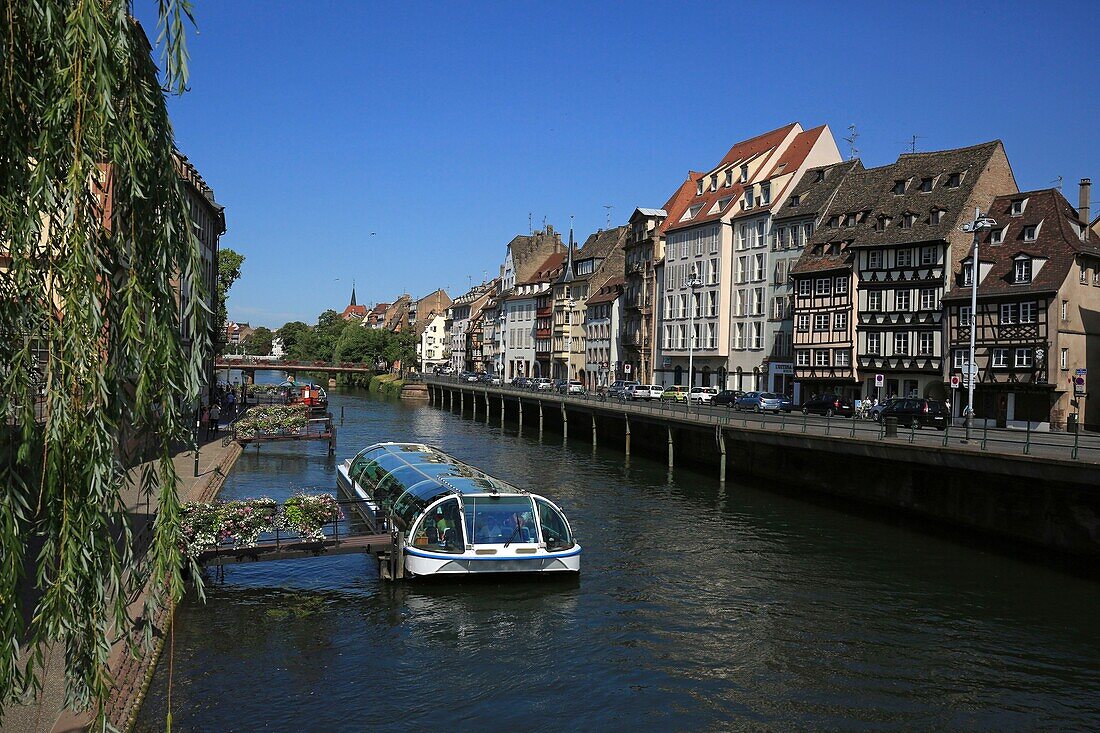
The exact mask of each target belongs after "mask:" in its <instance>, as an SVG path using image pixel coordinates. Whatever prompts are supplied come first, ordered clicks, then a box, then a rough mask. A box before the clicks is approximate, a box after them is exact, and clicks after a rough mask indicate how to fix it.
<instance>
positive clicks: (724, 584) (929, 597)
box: [138, 391, 1100, 732]
mask: <svg viewBox="0 0 1100 733" xmlns="http://www.w3.org/2000/svg"><path fill="white" fill-rule="evenodd" d="M331 400H332V406H333V411H334V414H337V415H338V414H339V409H340V407H341V406H344V407H345V422H344V425H343V426H342V428H341V431H340V433H339V442H340V446H339V450H338V458H342V457H344V456H347V455H351V454H352V453H354V452H355V451H356V450H358V448H360V447H362V446H365V445H367V444H369V443H371V442H375V441H378V440H387V439H398V440H420V441H423V442H427V443H431V444H434V445H437V446H439V447H440V448H442V449H443V450H445V451H447V452H449V453H452V454H453V455H455V456H457V457H459V458H461V459H463V460H466V461H468V462H470V463H473V464H475V465H477V466H479V467H482V468H484V469H485V470H487V471H489V472H490V473H492V474H494V475H498V476H500V478H502V479H504V480H506V481H509V482H511V483H515V484H517V485H520V486H527V487H530V488H532V489H533V490H537V491H539V492H540V493H546V494H547V495H548V496H551V497H553V498H554V499H555V500H556V501H558V502H559V503H560V504H561V505H562V506H563V508H564V510H565V512H566V514H567V515H568V516H569V518H570V520H571V522H572V523H573V527H574V530H575V531H576V533H577V535H578V538H579V540H580V542H581V543H582V544H583V545H584V547H585V555H584V563H583V572H582V575H581V578H580V580H579V582H573V583H566V584H564V585H563V584H561V583H560V582H558V583H519V584H516V583H510V582H509V583H504V582H479V583H477V584H472V585H471V584H458V583H453V582H443V583H433V584H384V583H381V582H380V581H379V580H378V578H377V573H376V570H375V567H374V564H373V562H372V561H370V560H368V559H367V558H364V557H358V556H342V557H332V558H320V559H315V560H309V561H290V562H282V563H260V564H256V565H241V566H230V567H228V568H227V570H226V581H225V584H224V585H218V586H214V587H211V588H210V590H209V601H208V603H207V604H206V605H205V606H204V605H200V604H198V603H196V602H195V601H194V599H191V598H189V599H187V601H185V602H184V603H183V604H182V606H181V607H180V610H179V615H178V618H177V629H176V645H175V672H174V679H175V683H174V689H173V698H172V699H173V701H174V708H175V709H174V715H175V719H174V727H175V729H177V730H219V731H252V730H258V729H270V730H325V731H344V730H346V731H359V730H365V729H370V730H383V731H385V730H398V729H402V730H405V729H408V728H410V727H411V728H420V727H430V728H439V727H445V728H447V729H450V730H477V731H482V730H485V731H492V730H511V729H520V730H523V731H559V732H560V731H570V730H631V731H636V730H640V731H666V730H689V729H690V730H715V729H729V730H761V729H763V730H797V729H810V728H813V729H821V728H824V729H836V730H851V729H863V728H866V729H875V730H906V731H908V730H958V729H982V730H1006V729H1020V728H1028V729H1036V728H1043V727H1047V728H1050V729H1079V730H1081V729H1097V728H1100V713H1098V712H1097V711H1098V710H1100V661H1098V660H1100V632H1098V631H1097V630H1096V625H1095V620H1094V615H1095V609H1096V608H1098V607H1100V592H1098V586H1097V584H1095V583H1093V582H1090V581H1085V580H1081V579H1077V578H1073V577H1069V576H1066V575H1064V574H1062V573H1059V572H1058V571H1056V570H1054V569H1051V568H1046V567H1042V566H1034V565H1028V564H1025V563H1021V562H1019V561H1017V560H1014V559H1012V558H1007V557H1004V556H1001V555H996V554H991V553H986V552H982V551H980V550H975V549H973V548H969V547H965V546H960V545H958V544H955V543H951V542H948V541H945V540H944V539H942V538H938V537H933V536H928V535H924V534H918V533H915V532H913V531H911V530H909V529H907V528H905V527H898V526H892V525H890V524H888V523H883V522H878V521H871V520H868V519H867V518H864V517H861V516H858V515H853V514H848V513H841V512H836V511H832V510H830V509H829V508H827V507H825V506H821V505H818V504H810V503H806V502H804V501H802V500H800V499H799V498H798V497H797V496H796V495H792V494H777V493H774V492H769V491H761V490H759V489H758V488H757V487H756V486H753V485H751V484H749V483H745V482H741V481H731V482H730V483H728V484H727V485H722V484H719V483H718V482H717V481H715V480H714V479H713V477H711V476H704V475H700V474H696V473H693V472H691V471H687V470H683V469H679V468H678V469H676V470H675V471H674V472H672V473H671V474H670V473H669V472H668V470H667V467H666V466H665V465H664V463H663V461H652V460H648V459H647V458H645V457H643V456H639V455H635V456H634V457H632V458H631V459H630V460H629V461H625V460H624V457H623V456H622V455H621V454H620V453H618V452H616V451H610V450H607V449H605V448H602V447H600V448H597V449H596V450H594V451H593V450H592V447H591V444H590V443H588V442H583V441H571V442H569V443H568V444H567V445H565V446H563V445H562V444H561V443H560V441H559V439H558V438H556V437H554V436H553V435H550V437H549V438H547V439H543V437H542V436H540V435H539V432H538V429H537V417H536V418H535V421H534V425H535V427H534V429H532V428H531V422H532V421H530V420H528V424H527V425H525V427H524V429H523V430H522V431H520V430H518V429H517V426H515V425H514V424H511V423H508V424H506V425H505V426H504V427H503V428H501V427H500V424H499V421H496V420H493V421H491V422H490V424H489V425H488V426H487V425H485V424H484V422H483V419H481V418H482V415H481V410H480V409H479V421H478V422H476V423H475V422H473V421H470V420H469V419H466V420H463V419H461V418H459V417H457V416H455V415H453V414H449V413H448V412H446V411H442V410H436V409H432V408H430V407H428V406H425V405H409V404H407V403H401V402H390V401H384V400H378V399H374V398H370V397H368V396H366V395H364V394H362V393H348V392H340V391H335V392H334V393H333V394H331ZM324 454H325V447H324V446H323V445H321V444H317V445H308V444H302V445H274V446H264V448H263V450H262V452H261V453H260V455H259V457H258V458H257V457H255V456H253V455H252V454H251V452H250V454H249V456H247V457H246V458H242V461H241V463H240V464H239V465H238V467H237V469H236V470H235V471H234V473H233V474H232V475H231V476H230V477H229V480H228V481H227V483H226V487H225V490H224V493H225V495H227V496H248V495H259V494H266V495H269V496H274V497H276V498H282V497H283V496H284V494H285V495H289V494H290V493H293V491H294V490H296V489H298V488H311V489H317V488H320V489H324V490H331V489H332V487H333V486H334V484H335V477H334V474H333V468H332V462H331V461H328V460H327V457H326V456H325V455H324ZM659 457H661V458H663V456H659ZM166 698H167V670H166V665H163V664H162V666H161V669H158V671H157V673H156V675H155V677H154V680H153V685H152V688H151V690H150V696H149V700H148V703H147V705H146V706H145V709H144V710H143V711H142V715H141V720H140V725H139V727H138V730H163V719H164V706H165V702H166Z"/></svg>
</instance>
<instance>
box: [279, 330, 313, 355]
mask: <svg viewBox="0 0 1100 733" xmlns="http://www.w3.org/2000/svg"><path fill="white" fill-rule="evenodd" d="M275 335H276V336H278V337H279V340H280V341H282V342H283V352H284V353H285V354H286V357H287V358H288V359H303V360H305V359H308V360H312V358H313V357H312V356H311V354H312V353H313V329H311V328H310V327H309V326H307V325H306V324H304V323H302V322H301V321H291V322H290V323H286V324H283V327H282V328H280V329H279V330H277V331H276V332H275Z"/></svg>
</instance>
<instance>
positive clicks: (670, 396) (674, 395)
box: [661, 384, 688, 402]
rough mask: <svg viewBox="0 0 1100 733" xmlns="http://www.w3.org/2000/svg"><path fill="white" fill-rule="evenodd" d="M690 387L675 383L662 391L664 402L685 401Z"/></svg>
mask: <svg viewBox="0 0 1100 733" xmlns="http://www.w3.org/2000/svg"><path fill="white" fill-rule="evenodd" d="M687 396H688V388H687V387H686V386H685V385H682V384H674V385H672V386H671V387H668V388H666V389H665V391H664V392H662V393H661V401H663V402H683V401H684V400H686V399H687Z"/></svg>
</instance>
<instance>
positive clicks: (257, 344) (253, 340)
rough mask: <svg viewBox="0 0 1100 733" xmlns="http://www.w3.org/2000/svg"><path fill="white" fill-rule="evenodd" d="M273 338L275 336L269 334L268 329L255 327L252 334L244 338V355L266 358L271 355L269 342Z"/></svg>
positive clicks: (269, 330)
mask: <svg viewBox="0 0 1100 733" xmlns="http://www.w3.org/2000/svg"><path fill="white" fill-rule="evenodd" d="M273 338H275V334H274V333H272V332H271V329H270V328H267V327H266V326H256V328H255V329H253V331H252V333H250V334H248V336H246V337H245V340H244V350H245V353H246V354H252V355H254V356H267V355H268V354H270V353H271V340H272V339H273Z"/></svg>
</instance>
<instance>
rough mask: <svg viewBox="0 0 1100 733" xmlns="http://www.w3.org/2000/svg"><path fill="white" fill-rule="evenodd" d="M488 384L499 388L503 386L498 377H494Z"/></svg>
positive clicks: (501, 380)
mask: <svg viewBox="0 0 1100 733" xmlns="http://www.w3.org/2000/svg"><path fill="white" fill-rule="evenodd" d="M490 383H491V384H493V385H496V386H500V385H502V384H504V380H503V379H501V378H500V377H499V376H494V377H493V379H492V381H491V382H490Z"/></svg>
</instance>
